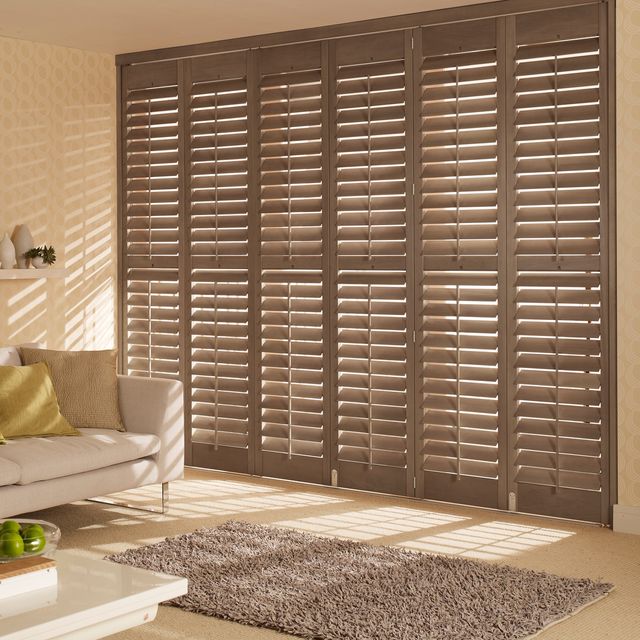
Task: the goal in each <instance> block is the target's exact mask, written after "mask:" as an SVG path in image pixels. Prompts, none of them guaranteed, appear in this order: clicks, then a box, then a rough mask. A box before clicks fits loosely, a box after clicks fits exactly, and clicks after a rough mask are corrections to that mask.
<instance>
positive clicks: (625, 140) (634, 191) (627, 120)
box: [616, 0, 640, 506]
mask: <svg viewBox="0 0 640 640" xmlns="http://www.w3.org/2000/svg"><path fill="white" fill-rule="evenodd" d="M617 14H618V15H617V29H616V31H617V49H618V52H617V92H618V96H617V118H618V122H617V129H618V130H617V146H618V158H617V162H618V166H617V174H618V175H617V177H618V210H617V222H618V233H617V235H618V485H619V486H618V503H619V504H622V505H627V506H640V193H638V189H639V187H640V0H618V2H617Z"/></svg>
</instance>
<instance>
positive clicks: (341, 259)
mask: <svg viewBox="0 0 640 640" xmlns="http://www.w3.org/2000/svg"><path fill="white" fill-rule="evenodd" d="M403 38H404V35H403V34H402V33H391V34H383V35H382V36H370V37H365V38H356V39H352V38H350V39H348V40H345V41H338V43H337V44H336V64H337V70H336V81H337V86H336V116H335V117H336V136H337V139H336V150H337V159H336V162H337V165H336V172H337V187H336V189H337V205H336V206H337V210H336V218H337V230H336V238H337V369H338V380H337V386H338V388H337V425H336V426H337V443H338V482H339V484H340V485H341V486H349V487H359V488H366V489H370V490H378V491H385V492H389V493H399V494H405V493H406V490H407V489H406V487H407V457H408V438H407V375H408V372H407V272H406V269H407V240H406V217H407V197H406V162H407V145H406V139H405V137H406V115H405V112H406V109H405V103H406V98H405V65H404V39H403Z"/></svg>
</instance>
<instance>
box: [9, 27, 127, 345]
mask: <svg viewBox="0 0 640 640" xmlns="http://www.w3.org/2000/svg"><path fill="white" fill-rule="evenodd" d="M115 95H116V93H115V67H114V61H113V56H109V55H105V54H98V53H88V52H84V51H78V50H74V49H65V48H61V47H54V46H51V45H46V44H38V43H33V42H26V41H22V40H10V39H6V38H0V236H2V235H4V233H5V232H8V233H9V234H10V235H11V233H12V232H13V230H14V228H15V225H16V224H19V223H26V224H27V225H28V226H29V228H30V229H31V233H32V235H33V237H34V240H35V242H36V243H37V244H42V243H47V244H53V245H54V246H55V248H56V250H57V253H58V261H59V264H60V266H64V267H66V268H67V270H68V272H67V277H66V278H64V279H62V280H43V279H38V280H23V281H19V282H16V281H6V280H0V344H16V343H20V342H25V341H41V342H45V343H47V345H48V346H49V347H51V348H74V349H80V348H84V347H86V348H92V347H110V346H112V345H113V343H114V324H115V323H114V301H115V296H114V287H115V264H116V263H115V250H116V230H115V224H116V216H115V193H116V174H115V166H116V164H115V102H116V100H115Z"/></svg>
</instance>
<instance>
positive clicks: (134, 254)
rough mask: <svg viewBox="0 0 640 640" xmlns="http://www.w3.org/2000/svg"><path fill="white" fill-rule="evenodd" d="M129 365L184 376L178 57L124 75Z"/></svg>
mask: <svg viewBox="0 0 640 640" xmlns="http://www.w3.org/2000/svg"><path fill="white" fill-rule="evenodd" d="M123 111H124V113H123V120H124V128H125V130H124V132H123V138H124V140H123V180H124V203H123V217H122V221H123V225H124V229H123V242H124V252H123V255H124V261H123V273H124V283H123V284H124V286H125V292H124V293H125V296H124V300H123V304H124V305H125V319H126V326H125V327H124V328H123V341H124V346H125V349H126V355H125V356H124V358H125V367H126V370H127V372H128V373H129V374H130V375H141V376H161V377H170V378H177V377H178V376H179V375H180V373H181V372H180V366H179V333H180V327H179V313H178V307H179V295H178V294H179V291H178V244H179V223H178V214H179V203H178V172H179V167H178V153H179V146H178V86H177V68H176V63H175V62H161V63H153V64H149V65H145V66H144V67H128V68H127V69H126V71H125V73H124V78H123Z"/></svg>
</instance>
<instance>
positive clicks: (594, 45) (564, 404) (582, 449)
mask: <svg viewBox="0 0 640 640" xmlns="http://www.w3.org/2000/svg"><path fill="white" fill-rule="evenodd" d="M549 24H553V36H554V37H553V38H550V37H549V35H548V34H549V31H548V25H549ZM515 36H516V37H515V41H516V51H515V90H514V107H515V113H514V117H515V127H514V137H515V143H514V147H515V163H516V165H515V173H516V177H515V189H516V191H515V211H514V214H515V225H514V236H515V240H514V244H515V246H514V253H515V260H516V264H515V267H516V272H515V273H514V274H513V277H514V279H515V280H514V285H515V287H516V293H515V303H516V308H515V318H514V331H515V362H514V367H515V368H514V371H513V375H514V376H515V385H516V395H515V414H516V415H515V421H514V423H513V428H514V430H515V434H514V445H513V446H514V448H515V454H516V458H515V469H514V472H515V483H516V486H517V506H518V509H520V510H523V511H528V512H535V513H544V514H548V515H562V516H565V517H576V518H580V519H586V520H599V519H600V517H601V507H602V505H601V499H602V489H603V472H604V470H605V468H606V460H604V459H603V456H602V443H603V438H604V437H605V434H606V424H605V419H606V418H605V416H604V415H603V412H602V404H603V397H602V384H603V366H604V365H605V363H603V360H602V349H603V344H602V314H603V308H602V293H603V281H602V279H601V266H602V265H601V258H602V254H601V252H602V247H601V238H602V228H601V211H602V203H601V196H600V194H601V174H600V167H601V157H600V154H601V146H600V134H601V132H600V121H601V99H602V95H601V81H600V78H601V69H600V60H601V55H600V53H601V52H600V43H599V38H598V6H597V5H593V6H587V7H578V8H573V9H564V10H560V11H556V12H552V13H546V14H544V15H532V16H519V17H518V18H517V19H516V32H515Z"/></svg>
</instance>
